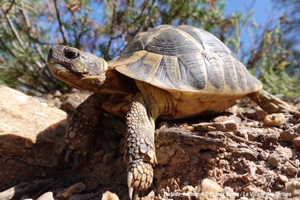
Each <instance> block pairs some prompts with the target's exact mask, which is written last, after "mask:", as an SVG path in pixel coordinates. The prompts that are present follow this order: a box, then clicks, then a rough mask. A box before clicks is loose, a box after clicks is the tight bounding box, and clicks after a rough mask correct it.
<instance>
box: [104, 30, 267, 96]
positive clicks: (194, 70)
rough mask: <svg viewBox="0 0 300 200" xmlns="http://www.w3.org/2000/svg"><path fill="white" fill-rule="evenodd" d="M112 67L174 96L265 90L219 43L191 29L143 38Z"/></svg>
mask: <svg viewBox="0 0 300 200" xmlns="http://www.w3.org/2000/svg"><path fill="white" fill-rule="evenodd" d="M109 66H110V67H113V68H115V69H116V70H117V71H118V72H120V73H122V74H124V75H126V76H128V77H131V78H133V79H136V80H139V81H143V82H147V83H149V84H151V85H154V86H156V87H159V88H162V89H165V90H168V91H172V92H173V93H174V92H175V93H176V91H177V92H189V93H194V94H196V93H199V95H202V94H208V93H209V94H214V93H217V94H218V95H223V96H224V95H225V96H233V95H236V96H241V95H243V94H248V93H251V92H254V91H258V90H260V89H261V88H262V85H261V83H260V81H258V80H257V79H256V78H255V77H254V76H252V75H251V74H250V73H249V72H248V70H247V69H246V67H245V66H244V65H243V64H242V63H241V62H239V61H238V60H237V58H236V57H235V56H234V55H233V54H232V53H231V51H230V50H229V48H228V47H226V46H225V45H224V44H223V43H222V42H221V41H220V40H219V39H217V38H216V37H215V36H213V35H212V34H210V33H208V32H206V31H204V30H201V29H197V28H194V27H192V26H188V25H183V26H179V27H172V26H169V25H163V26H159V27H157V28H153V29H151V30H150V31H148V32H145V33H140V34H138V35H137V36H135V37H134V38H133V40H132V41H131V42H129V44H128V45H127V47H126V48H125V49H124V51H123V52H122V53H121V54H120V55H119V56H118V57H117V58H115V59H114V60H112V61H110V62H109Z"/></svg>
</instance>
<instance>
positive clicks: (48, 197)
mask: <svg viewBox="0 0 300 200" xmlns="http://www.w3.org/2000/svg"><path fill="white" fill-rule="evenodd" d="M37 200H54V197H53V193H52V192H46V193H45V194H43V195H42V196H40V197H39V198H38V199H37Z"/></svg>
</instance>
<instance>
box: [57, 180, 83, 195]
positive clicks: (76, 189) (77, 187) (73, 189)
mask: <svg viewBox="0 0 300 200" xmlns="http://www.w3.org/2000/svg"><path fill="white" fill-rule="evenodd" d="M85 187H86V186H85V184H84V183H82V182H80V183H76V184H74V185H72V186H70V187H68V188H67V189H65V190H64V191H63V192H62V193H61V195H60V196H61V197H62V198H64V199H67V198H69V197H70V196H72V195H73V194H78V193H80V192H82V191H83V190H84V189H85Z"/></svg>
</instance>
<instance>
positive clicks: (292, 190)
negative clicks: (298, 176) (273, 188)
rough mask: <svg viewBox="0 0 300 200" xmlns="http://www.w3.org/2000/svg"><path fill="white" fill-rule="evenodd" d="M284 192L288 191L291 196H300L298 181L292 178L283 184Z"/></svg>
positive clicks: (299, 182)
mask: <svg viewBox="0 0 300 200" xmlns="http://www.w3.org/2000/svg"><path fill="white" fill-rule="evenodd" d="M285 192H286V193H289V194H290V195H291V196H292V197H299V196H300V181H299V180H292V181H289V182H287V183H286V184H285Z"/></svg>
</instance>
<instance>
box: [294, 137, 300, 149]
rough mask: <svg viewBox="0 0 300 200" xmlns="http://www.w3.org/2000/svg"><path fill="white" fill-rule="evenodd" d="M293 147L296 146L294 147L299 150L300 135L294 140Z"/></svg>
mask: <svg viewBox="0 0 300 200" xmlns="http://www.w3.org/2000/svg"><path fill="white" fill-rule="evenodd" d="M293 147H294V149H296V150H297V151H299V150H300V136H298V137H296V138H295V139H294V140H293Z"/></svg>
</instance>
